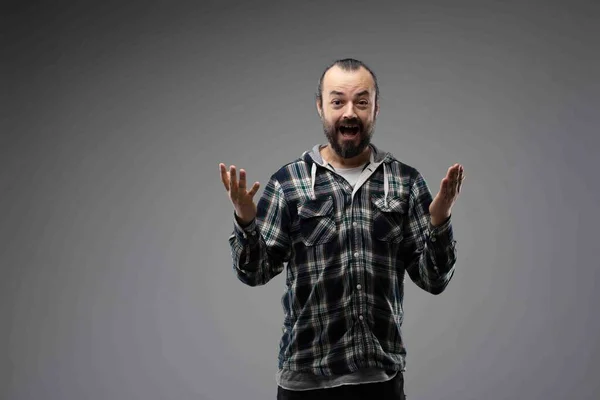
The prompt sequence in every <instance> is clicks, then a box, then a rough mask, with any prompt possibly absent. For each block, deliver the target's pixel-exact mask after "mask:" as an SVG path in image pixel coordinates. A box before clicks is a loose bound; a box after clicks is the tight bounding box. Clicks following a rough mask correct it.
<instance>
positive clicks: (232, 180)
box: [229, 165, 238, 196]
mask: <svg viewBox="0 0 600 400" xmlns="http://www.w3.org/2000/svg"><path fill="white" fill-rule="evenodd" d="M229 190H230V191H231V195H232V196H237V194H238V183H237V175H236V171H235V165H231V166H230V167H229Z"/></svg>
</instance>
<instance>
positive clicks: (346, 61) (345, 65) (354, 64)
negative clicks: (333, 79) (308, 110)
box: [316, 58, 379, 105]
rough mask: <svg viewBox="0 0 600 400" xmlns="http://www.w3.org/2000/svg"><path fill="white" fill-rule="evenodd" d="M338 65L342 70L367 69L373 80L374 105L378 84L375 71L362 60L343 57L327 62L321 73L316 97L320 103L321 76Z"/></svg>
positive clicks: (321, 92)
mask: <svg viewBox="0 0 600 400" xmlns="http://www.w3.org/2000/svg"><path fill="white" fill-rule="evenodd" d="M335 66H338V67H340V68H341V69H343V70H344V71H357V70H358V69H360V68H361V67H362V68H364V69H366V70H367V71H369V73H370V74H371V76H372V77H373V81H374V82H375V105H377V103H378V102H379V85H378V84H377V77H376V76H375V73H374V72H373V71H372V70H371V68H369V67H368V66H367V65H366V64H365V63H364V62H362V61H359V60H356V59H354V58H343V59H340V60H335V61H334V62H333V63H331V64H329V65H328V66H327V68H325V71H323V73H322V74H321V78H320V79H319V86H318V87H317V94H316V98H317V100H319V102H320V103H321V105H322V104H323V78H325V74H326V73H327V71H329V70H330V69H331V68H333V67H335Z"/></svg>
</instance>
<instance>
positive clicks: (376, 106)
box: [375, 102, 379, 117]
mask: <svg viewBox="0 0 600 400" xmlns="http://www.w3.org/2000/svg"><path fill="white" fill-rule="evenodd" d="M377 116H379V102H377V104H375V117H377Z"/></svg>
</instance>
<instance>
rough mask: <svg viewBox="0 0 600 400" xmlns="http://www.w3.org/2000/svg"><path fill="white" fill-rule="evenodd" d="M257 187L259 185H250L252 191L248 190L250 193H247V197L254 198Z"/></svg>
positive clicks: (256, 183) (255, 183)
mask: <svg viewBox="0 0 600 400" xmlns="http://www.w3.org/2000/svg"><path fill="white" fill-rule="evenodd" d="M259 187H260V183H258V182H254V185H252V189H250V191H249V192H248V195H249V196H250V198H252V197H254V195H255V194H256V192H258V188H259Z"/></svg>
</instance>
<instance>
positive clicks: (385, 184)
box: [383, 163, 390, 208]
mask: <svg viewBox="0 0 600 400" xmlns="http://www.w3.org/2000/svg"><path fill="white" fill-rule="evenodd" d="M389 184H390V182H389V178H388V174H387V169H386V167H385V163H383V204H384V206H385V207H386V208H387V197H388V193H389V190H390V188H389Z"/></svg>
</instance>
